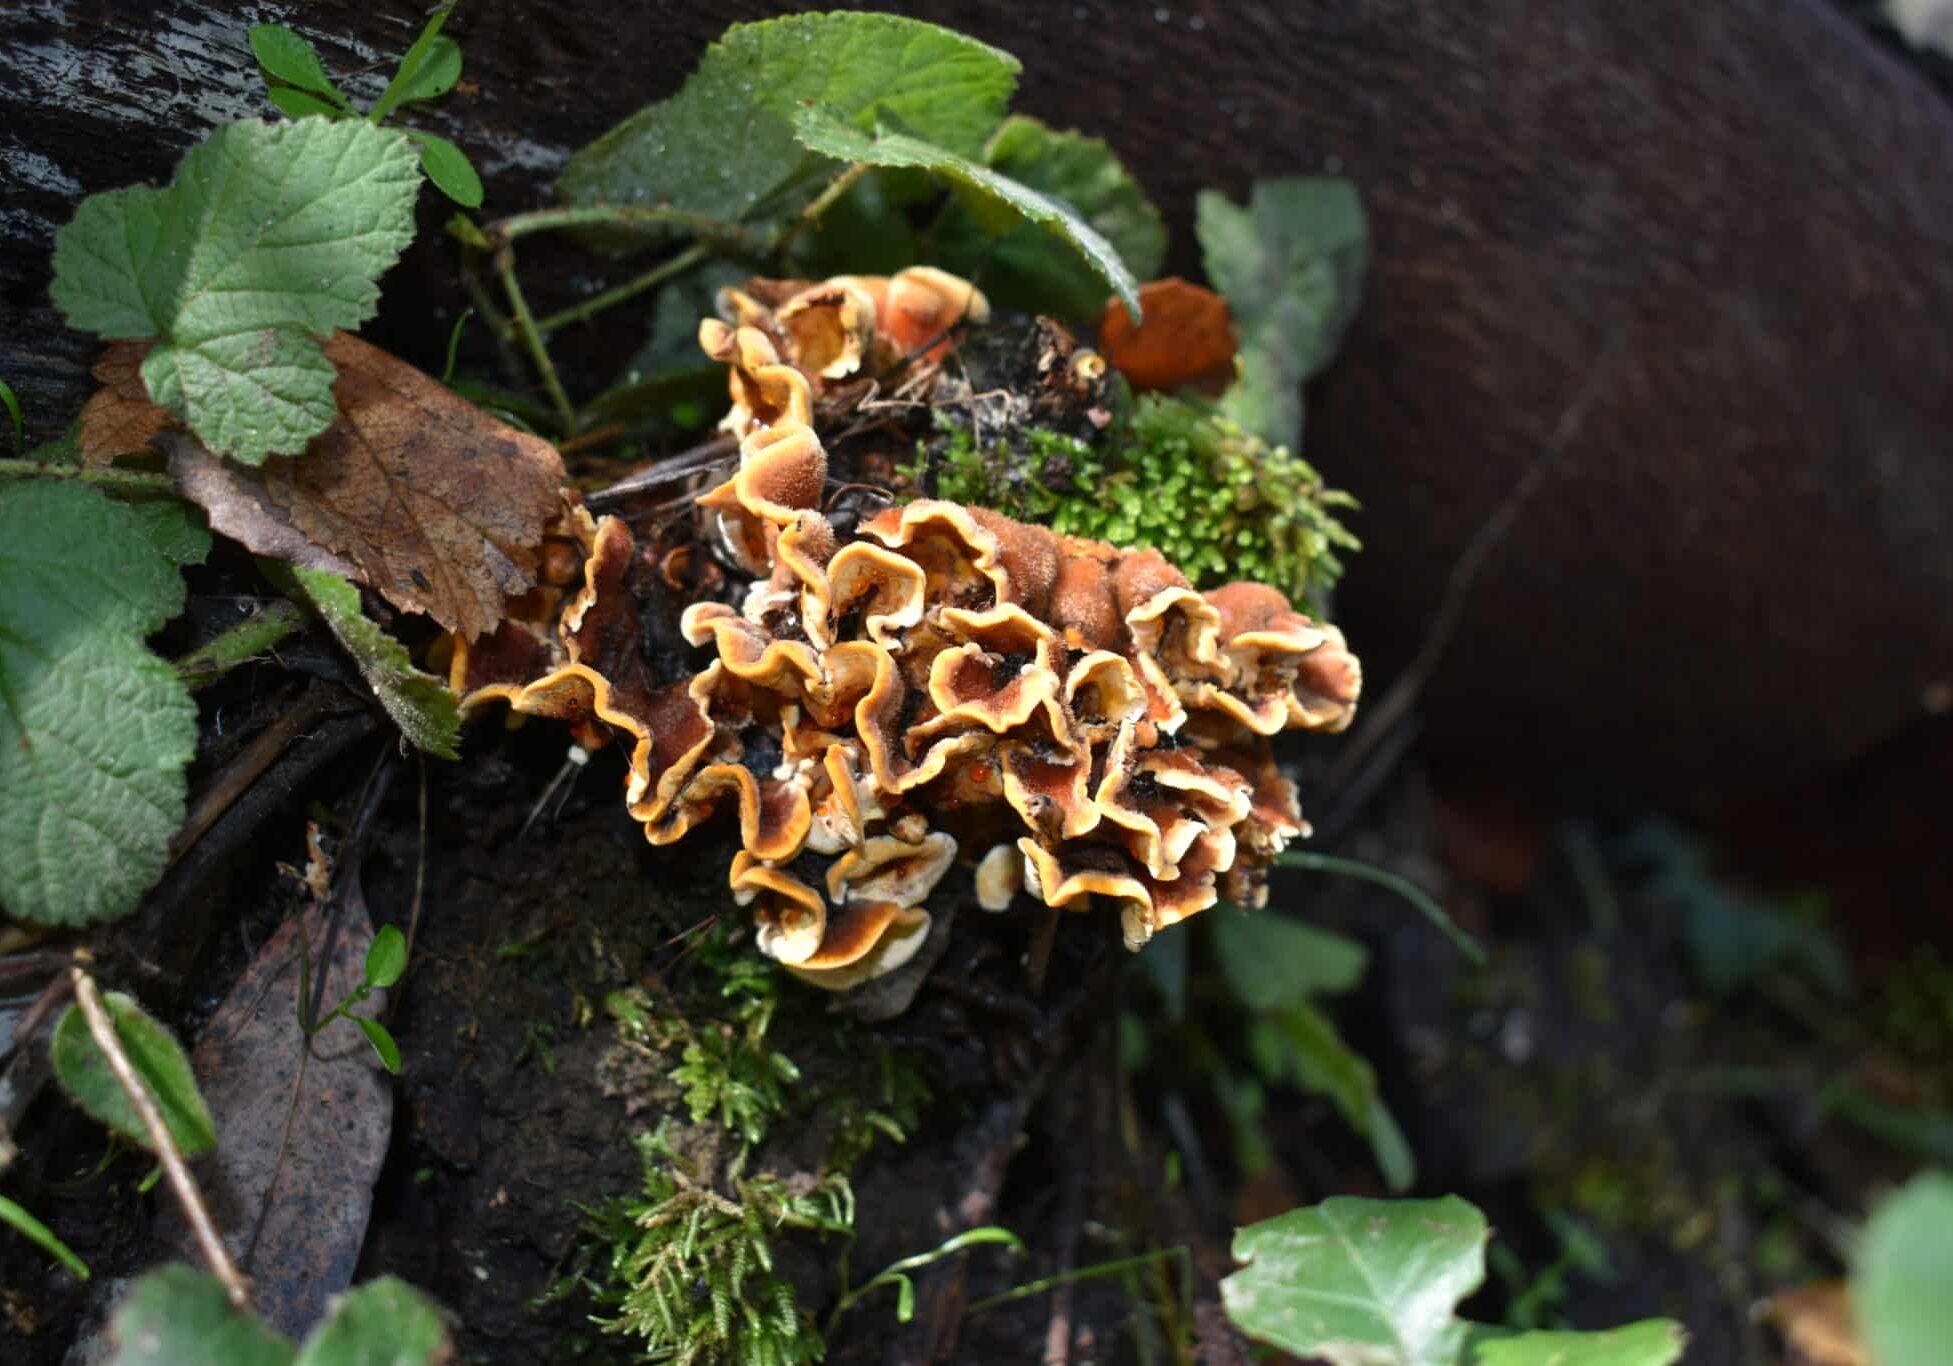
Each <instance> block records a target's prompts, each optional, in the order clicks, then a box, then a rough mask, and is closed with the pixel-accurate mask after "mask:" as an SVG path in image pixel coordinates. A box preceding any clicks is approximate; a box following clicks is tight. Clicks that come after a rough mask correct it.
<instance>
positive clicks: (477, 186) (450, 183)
mask: <svg viewBox="0 0 1953 1366" xmlns="http://www.w3.org/2000/svg"><path fill="white" fill-rule="evenodd" d="M407 136H408V137H410V138H412V139H413V140H414V142H415V144H416V145H417V146H419V148H420V168H421V170H423V171H425V172H427V178H428V179H429V180H431V181H433V182H434V188H435V189H437V190H439V191H440V192H441V193H442V194H444V195H446V196H447V197H448V198H449V199H452V200H453V201H454V202H455V203H457V204H459V205H461V206H462V207H463V208H464V209H479V208H480V207H481V198H482V185H481V176H480V175H478V174H476V172H475V164H474V163H473V162H472V161H470V160H468V154H467V153H466V152H464V151H462V150H461V149H460V148H459V147H456V146H455V145H454V144H453V143H452V142H449V141H448V140H447V139H446V138H444V137H441V136H439V135H438V134H434V133H423V132H422V131H421V130H420V129H418V128H409V129H408V130H407Z"/></svg>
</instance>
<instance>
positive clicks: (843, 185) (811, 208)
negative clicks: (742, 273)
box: [777, 161, 874, 246]
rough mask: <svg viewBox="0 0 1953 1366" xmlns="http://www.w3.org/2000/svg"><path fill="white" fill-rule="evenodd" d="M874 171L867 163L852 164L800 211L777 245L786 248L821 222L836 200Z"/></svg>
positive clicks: (857, 162) (781, 235)
mask: <svg viewBox="0 0 1953 1366" xmlns="http://www.w3.org/2000/svg"><path fill="white" fill-rule="evenodd" d="M873 169H874V168H873V167H872V166H870V165H869V164H868V163H867V162H865V161H856V162H852V163H850V164H849V165H848V166H847V167H846V168H845V169H843V170H842V172H841V173H840V174H839V175H837V176H835V177H834V179H832V180H830V181H828V182H827V188H826V189H824V190H822V191H821V192H820V193H819V194H817V195H815V196H814V198H813V199H812V200H811V201H809V203H808V205H807V207H806V208H804V209H802V210H801V211H800V216H799V217H798V218H796V219H794V221H793V222H792V224H791V225H789V226H788V228H787V230H786V231H785V232H783V233H781V234H780V240H779V243H778V244H777V245H779V246H785V245H786V244H787V243H788V242H791V241H792V240H793V238H794V235H795V234H796V233H798V232H799V231H800V230H801V229H802V228H806V227H810V226H812V225H814V224H816V223H818V222H820V219H821V215H822V214H824V213H826V212H827V211H828V210H829V209H831V208H833V207H834V203H835V201H836V200H838V199H840V197H841V196H842V195H844V194H846V193H847V192H848V191H849V190H851V189H853V188H854V183H855V182H856V181H857V180H859V179H861V177H863V176H864V175H867V174H868V172H869V171H871V170H873Z"/></svg>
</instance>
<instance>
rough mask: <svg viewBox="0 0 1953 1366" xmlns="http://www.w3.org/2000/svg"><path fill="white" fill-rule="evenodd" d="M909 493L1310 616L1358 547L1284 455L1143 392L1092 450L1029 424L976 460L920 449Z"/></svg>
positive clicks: (1341, 500) (964, 449) (958, 441)
mask: <svg viewBox="0 0 1953 1366" xmlns="http://www.w3.org/2000/svg"><path fill="white" fill-rule="evenodd" d="M909 473H910V475H911V478H912V479H913V480H914V481H915V482H916V484H917V486H918V488H919V489H924V490H927V491H930V492H933V493H934V494H935V496H937V497H941V498H949V499H954V500H955V501H957V502H961V503H974V504H978V505H981V506H984V507H993V508H996V509H997V510H998V511H999V512H1002V513H1005V514H1006V515H1008V516H1012V517H1016V518H1018V519H1019V520H1021V521H1027V522H1041V523H1043V524H1044V525H1047V526H1049V527H1051V529H1052V530H1054V531H1059V532H1064V533H1066V534H1069V535H1074V536H1089V537H1093V538H1095V539H1097V540H1102V541H1110V542H1112V543H1113V544H1115V545H1142V546H1151V547H1153V548H1154V549H1157V550H1158V551H1159V552H1160V553H1161V554H1163V555H1165V556H1167V558H1169V559H1171V560H1172V561H1173V562H1174V563H1176V564H1177V565H1179V566H1180V568H1181V569H1182V570H1183V571H1184V572H1185V573H1186V575H1187V577H1188V578H1190V579H1192V580H1193V581H1194V582H1195V583H1196V584H1197V585H1200V586H1201V587H1212V586H1214V585H1216V584H1220V583H1225V582H1228V581H1229V580H1233V579H1256V580H1259V581H1261V582H1263V583H1268V584H1273V585H1274V586H1275V587H1277V588H1279V589H1281V590H1282V591H1283V592H1284V593H1287V594H1288V596H1289V597H1290V598H1291V599H1292V600H1293V601H1295V602H1296V603H1297V604H1307V605H1308V606H1309V607H1310V608H1311V609H1312V610H1315V611H1317V612H1318V613H1320V611H1321V609H1322V606H1323V600H1324V599H1325V597H1326V596H1327V594H1328V592H1329V590H1330V589H1331V588H1332V587H1333V586H1334V585H1335V583H1336V580H1337V579H1338V578H1340V577H1341V576H1342V573H1343V561H1342V556H1341V554H1340V553H1339V552H1341V551H1348V550H1355V549H1358V548H1359V544H1360V543H1359V542H1358V541H1357V539H1356V537H1355V536H1353V535H1351V534H1350V532H1349V530H1348V529H1347V528H1345V527H1344V526H1343V524H1342V523H1341V522H1339V521H1338V520H1337V519H1336V516H1335V511H1334V510H1335V509H1338V508H1349V507H1355V506H1356V500H1355V499H1353V498H1351V497H1350V496H1349V495H1348V494H1347V493H1344V492H1342V491H1340V490H1338V489H1332V488H1327V487H1325V486H1324V485H1323V482H1322V476H1321V475H1319V474H1317V473H1316V471H1315V470H1314V468H1313V467H1311V466H1310V464H1309V463H1308V462H1307V461H1306V460H1303V459H1302V458H1301V457H1300V456H1297V455H1295V454H1293V453H1292V452H1290V451H1289V449H1288V448H1287V447H1285V446H1270V445H1268V444H1267V443H1266V442H1264V441H1262V440H1261V439H1260V438H1258V437H1255V436H1253V435H1250V434H1249V433H1248V432H1246V431H1244V430H1242V429H1241V428H1240V427H1239V426H1237V425H1236V424H1235V423H1233V422H1231V421H1229V420H1228V419H1226V418H1224V417H1221V416H1219V415H1218V414H1216V413H1214V412H1212V411H1211V410H1210V409H1207V408H1205V407H1203V406H1199V405H1197V404H1195V403H1193V402H1189V401H1188V400H1185V399H1178V398H1167V397H1163V396H1161V395H1157V394H1145V395H1142V396H1140V398H1139V399H1138V401H1137V402H1136V403H1134V404H1133V405H1132V407H1131V408H1130V410H1129V411H1128V412H1127V413H1126V414H1125V415H1124V416H1123V417H1122V418H1121V419H1120V420H1119V421H1117V422H1115V423H1114V424H1113V426H1112V427H1111V429H1110V430H1109V431H1108V432H1107V433H1106V434H1105V436H1103V437H1101V438H1100V439H1099V441H1098V442H1097V443H1095V444H1090V445H1088V444H1087V443H1086V442H1084V441H1081V440H1079V439H1077V438H1075V437H1070V436H1064V435H1062V434H1060V433H1057V432H1052V431H1048V430H1045V429H1043V428H1039V427H1030V428H1026V429H1024V431H1023V433H1022V434H1021V436H1019V437H1015V438H1011V439H1004V440H1000V441H999V442H998V443H997V444H996V446H995V447H994V448H993V449H990V450H979V449H978V448H977V445H976V442H975V440H974V438H973V437H972V436H971V434H970V432H969V431H968V429H966V428H962V427H953V428H951V429H949V430H948V432H947V433H946V434H945V436H944V437H942V438H939V439H937V440H934V441H929V442H924V443H923V445H922V446H921V448H920V449H919V450H918V452H917V462H916V465H915V467H914V468H913V469H912V470H911V471H909Z"/></svg>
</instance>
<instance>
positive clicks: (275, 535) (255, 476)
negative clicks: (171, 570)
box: [157, 432, 363, 579]
mask: <svg viewBox="0 0 1953 1366" xmlns="http://www.w3.org/2000/svg"><path fill="white" fill-rule="evenodd" d="M157 445H158V446H159V447H160V448H161V449H162V450H163V451H164V452H165V453H166V454H167V455H168V456H169V459H170V477H171V478H173V479H175V480H176V487H177V491H178V492H180V493H181V494H182V495H183V496H184V497H185V498H188V499H189V500H190V501H191V502H193V503H195V504H197V506H199V507H201V508H202V509H203V510H204V513H205V515H207V516H208V517H209V518H210V526H211V529H212V530H213V531H220V532H222V533H223V534H224V535H226V536H228V537H230V538H231V539H232V540H233V541H238V542H241V543H242V544H243V545H244V546H245V548H246V549H248V550H250V551H251V552H252V553H254V554H258V555H268V556H270V557H271V558H272V559H274V560H284V561H287V562H288V563H291V564H295V565H298V566H300V567H301V568H305V569H324V570H328V571H330V572H331V573H334V574H342V575H344V576H345V577H347V578H349V579H359V578H362V577H363V576H362V575H361V574H360V572H359V568H358V566H356V565H354V564H353V563H352V562H351V561H350V560H347V559H343V558H341V557H340V556H338V555H335V554H333V553H332V552H331V551H330V550H327V549H326V548H325V547H324V546H322V545H318V544H315V543H314V542H312V541H310V540H307V539H306V537H305V533H304V532H302V531H300V530H299V529H298V528H297V527H295V526H293V525H292V518H291V514H290V513H288V512H287V511H285V509H284V508H282V507H280V506H278V504H276V503H274V502H272V501H271V495H270V494H269V493H267V492H266V491H265V486H264V472H263V471H262V470H254V469H252V468H250V467H249V466H247V465H239V464H235V463H233V462H231V461H229V460H225V459H223V458H222V457H221V456H216V455H212V454H211V453H210V452H209V451H208V450H207V449H205V447H204V445H203V443H202V442H201V441H198V440H197V439H196V438H195V437H194V436H191V435H190V434H189V433H188V432H168V433H165V434H164V435H163V436H162V437H161V438H160V439H159V440H158V442H157Z"/></svg>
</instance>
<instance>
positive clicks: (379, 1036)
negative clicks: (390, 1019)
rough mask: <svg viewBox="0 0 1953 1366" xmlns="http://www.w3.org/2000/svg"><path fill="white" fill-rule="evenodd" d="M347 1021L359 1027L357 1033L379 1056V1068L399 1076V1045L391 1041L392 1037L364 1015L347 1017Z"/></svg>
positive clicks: (381, 1026) (376, 1022) (379, 1024)
mask: <svg viewBox="0 0 1953 1366" xmlns="http://www.w3.org/2000/svg"><path fill="white" fill-rule="evenodd" d="M346 1018H347V1019H349V1020H351V1021H352V1022H353V1023H354V1024H356V1025H358V1026H359V1032H360V1033H362V1034H364V1035H365V1036H366V1042H368V1043H370V1044H372V1045H373V1051H374V1052H375V1053H377V1054H379V1055H380V1066H382V1067H384V1068H386V1070H387V1071H389V1072H391V1073H392V1074H393V1075H394V1076H396V1077H397V1076H399V1075H400V1045H399V1044H397V1043H395V1042H394V1041H393V1035H392V1034H390V1033H388V1032H387V1027H386V1026H385V1025H383V1024H381V1023H380V1022H379V1021H378V1020H369V1019H368V1018H366V1016H364V1015H348V1016H347V1017H346Z"/></svg>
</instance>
